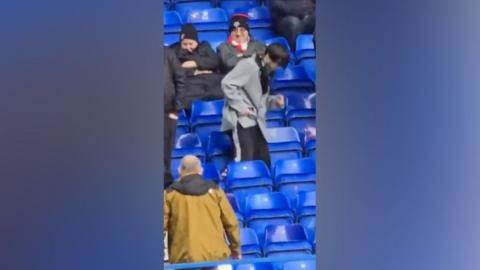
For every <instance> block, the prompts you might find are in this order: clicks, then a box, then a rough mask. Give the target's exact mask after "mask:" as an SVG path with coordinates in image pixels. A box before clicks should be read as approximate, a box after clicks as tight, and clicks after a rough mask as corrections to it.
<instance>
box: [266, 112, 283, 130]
mask: <svg viewBox="0 0 480 270" xmlns="http://www.w3.org/2000/svg"><path fill="white" fill-rule="evenodd" d="M266 119H267V128H276V127H284V126H285V111H284V110H274V111H267V115H266Z"/></svg>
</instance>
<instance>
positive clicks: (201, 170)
mask: <svg viewBox="0 0 480 270" xmlns="http://www.w3.org/2000/svg"><path fill="white" fill-rule="evenodd" d="M198 174H200V175H203V168H202V167H200V169H198Z"/></svg>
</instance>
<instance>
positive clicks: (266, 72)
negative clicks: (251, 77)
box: [255, 55, 272, 95]
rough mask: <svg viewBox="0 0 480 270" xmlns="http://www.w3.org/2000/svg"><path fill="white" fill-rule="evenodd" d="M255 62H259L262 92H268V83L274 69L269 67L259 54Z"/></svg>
mask: <svg viewBox="0 0 480 270" xmlns="http://www.w3.org/2000/svg"><path fill="white" fill-rule="evenodd" d="M255 62H257V65H258V67H259V68H260V83H261V85H262V94H264V95H265V94H267V93H268V85H269V83H270V78H271V74H272V71H271V70H270V69H269V68H268V66H267V65H264V64H263V63H262V57H261V56H260V55H257V57H256V58H255Z"/></svg>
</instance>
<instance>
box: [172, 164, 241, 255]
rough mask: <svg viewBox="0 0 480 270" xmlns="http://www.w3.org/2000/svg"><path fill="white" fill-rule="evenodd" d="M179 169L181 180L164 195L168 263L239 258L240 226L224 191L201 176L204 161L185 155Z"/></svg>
mask: <svg viewBox="0 0 480 270" xmlns="http://www.w3.org/2000/svg"><path fill="white" fill-rule="evenodd" d="M179 172H180V181H178V182H176V183H174V184H172V185H171V186H170V187H169V188H168V189H167V190H166V191H165V194H164V216H163V218H164V223H163V224H164V234H168V255H169V262H170V263H190V262H201V261H216V260H226V259H228V258H229V257H231V258H234V259H240V258H241V251H240V228H239V224H238V221H237V217H236V215H235V212H234V211H233V209H232V206H231V205H230V203H229V201H228V199H227V196H226V195H225V193H224V192H223V191H222V190H221V189H220V188H219V187H218V186H217V185H216V184H215V183H214V182H213V181H207V180H205V179H204V178H203V177H202V173H203V169H202V166H201V162H200V160H199V159H198V158H197V157H195V156H185V157H184V158H183V159H182V161H181V164H180V167H179ZM225 233H226V236H227V238H228V242H230V244H228V243H227V242H226V239H225Z"/></svg>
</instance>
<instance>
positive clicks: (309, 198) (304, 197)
mask: <svg viewBox="0 0 480 270" xmlns="http://www.w3.org/2000/svg"><path fill="white" fill-rule="evenodd" d="M306 207H313V208H316V207H317V192H316V191H302V192H300V193H298V200H297V213H298V212H300V210H301V209H302V208H306Z"/></svg>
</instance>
